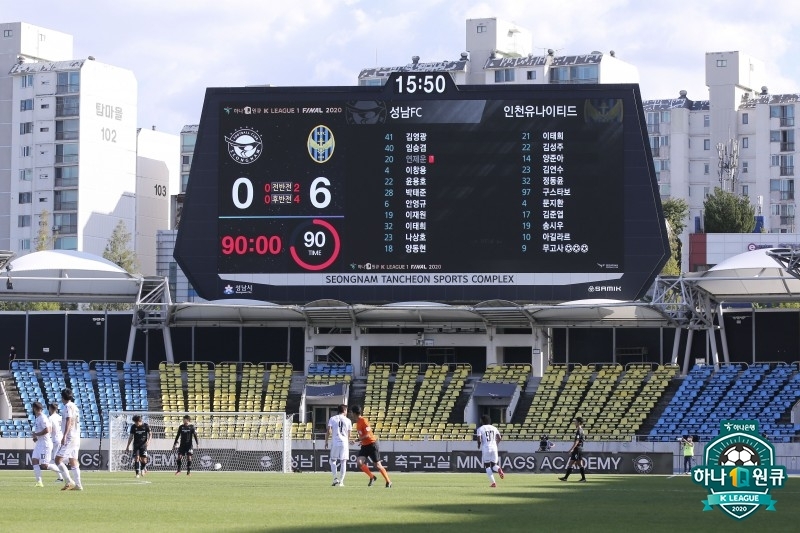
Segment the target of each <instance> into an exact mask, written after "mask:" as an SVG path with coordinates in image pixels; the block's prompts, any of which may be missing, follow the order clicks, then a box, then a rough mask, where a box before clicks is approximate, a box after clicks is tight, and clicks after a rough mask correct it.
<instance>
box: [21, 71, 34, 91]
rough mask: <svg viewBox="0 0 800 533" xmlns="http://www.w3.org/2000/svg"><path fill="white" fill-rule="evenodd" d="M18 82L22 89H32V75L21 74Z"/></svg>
mask: <svg viewBox="0 0 800 533" xmlns="http://www.w3.org/2000/svg"><path fill="white" fill-rule="evenodd" d="M19 82H20V85H21V86H22V88H23V89H24V88H25V87H33V74H23V75H22V76H21V77H20V80H19Z"/></svg>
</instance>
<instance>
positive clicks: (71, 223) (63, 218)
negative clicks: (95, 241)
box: [53, 213, 78, 235]
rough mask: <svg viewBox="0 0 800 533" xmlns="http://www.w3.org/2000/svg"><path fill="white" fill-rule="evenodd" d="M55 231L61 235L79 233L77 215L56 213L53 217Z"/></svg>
mask: <svg viewBox="0 0 800 533" xmlns="http://www.w3.org/2000/svg"><path fill="white" fill-rule="evenodd" d="M53 231H57V232H58V233H60V234H61V235H65V234H68V233H78V214H77V213H56V214H54V215H53Z"/></svg>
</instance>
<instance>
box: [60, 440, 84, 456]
mask: <svg viewBox="0 0 800 533" xmlns="http://www.w3.org/2000/svg"><path fill="white" fill-rule="evenodd" d="M80 449H81V441H80V440H78V441H67V443H66V444H62V445H61V447H60V448H59V449H58V453H56V455H57V456H59V457H61V458H63V459H75V460H76V461H77V460H78V453H79V452H80Z"/></svg>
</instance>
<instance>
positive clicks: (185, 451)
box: [178, 444, 194, 455]
mask: <svg viewBox="0 0 800 533" xmlns="http://www.w3.org/2000/svg"><path fill="white" fill-rule="evenodd" d="M192 454H194V450H193V449H192V445H191V444H189V445H181V446H180V447H178V455H192Z"/></svg>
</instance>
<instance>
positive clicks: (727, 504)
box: [692, 420, 786, 520]
mask: <svg viewBox="0 0 800 533" xmlns="http://www.w3.org/2000/svg"><path fill="white" fill-rule="evenodd" d="M704 463H705V464H703V465H699V466H695V467H694V468H692V481H694V482H695V483H697V484H698V485H702V486H703V487H704V488H705V489H706V490H707V491H708V499H707V500H703V504H704V505H705V507H704V508H703V511H711V510H712V509H713V507H714V506H715V505H717V506H719V508H720V509H722V511H723V512H725V513H726V514H728V515H729V516H731V517H733V518H735V519H737V520H741V519H743V518H746V517H748V516H750V515H751V514H753V513H754V512H756V511H757V510H758V509H759V507H761V506H762V505H763V506H765V507H766V508H767V511H774V510H775V504H776V503H777V501H776V500H773V499H772V496H770V491H771V490H773V489H779V488H783V486H784V484H785V483H786V467H785V466H780V465H776V464H775V449H774V447H773V446H772V443H771V442H770V441H768V440H767V439H766V437H763V436H761V434H760V433H759V430H758V420H723V421H722V422H721V423H720V432H719V436H717V438H716V439H714V440H712V441H711V442H709V443H708V445H707V446H706V448H705V454H704Z"/></svg>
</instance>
